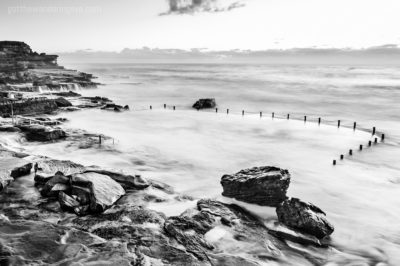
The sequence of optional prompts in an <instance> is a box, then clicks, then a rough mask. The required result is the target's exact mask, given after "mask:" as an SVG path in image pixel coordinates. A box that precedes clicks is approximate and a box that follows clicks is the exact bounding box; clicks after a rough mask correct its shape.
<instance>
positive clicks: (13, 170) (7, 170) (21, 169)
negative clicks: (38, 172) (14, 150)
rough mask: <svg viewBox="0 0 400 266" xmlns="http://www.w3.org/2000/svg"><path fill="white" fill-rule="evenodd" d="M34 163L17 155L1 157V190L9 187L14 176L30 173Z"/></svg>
mask: <svg viewBox="0 0 400 266" xmlns="http://www.w3.org/2000/svg"><path fill="white" fill-rule="evenodd" d="M31 168H32V164H31V163H29V162H27V161H25V160H23V159H19V158H15V157H3V158H0V191H1V190H3V189H4V188H5V187H7V186H8V185H9V184H10V183H11V182H12V181H14V178H18V177H21V176H24V175H28V174H30V172H31Z"/></svg>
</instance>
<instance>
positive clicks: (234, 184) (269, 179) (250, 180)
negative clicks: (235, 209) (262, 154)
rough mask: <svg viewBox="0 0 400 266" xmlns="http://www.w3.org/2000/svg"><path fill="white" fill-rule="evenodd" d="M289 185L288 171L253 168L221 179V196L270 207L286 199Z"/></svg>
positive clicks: (268, 167)
mask: <svg viewBox="0 0 400 266" xmlns="http://www.w3.org/2000/svg"><path fill="white" fill-rule="evenodd" d="M289 184H290V174H289V171H288V170H285V169H280V168H277V167H273V166H263V167H253V168H250V169H245V170H241V171H240V172H238V173H236V174H233V175H224V176H222V178H221V185H222V187H223V190H224V191H223V192H222V195H223V196H225V197H230V198H235V199H237V200H240V201H244V202H248V203H255V204H258V205H262V206H271V207H276V206H278V205H279V203H281V202H282V201H284V200H285V199H286V198H287V197H286V191H287V189H288V187H289Z"/></svg>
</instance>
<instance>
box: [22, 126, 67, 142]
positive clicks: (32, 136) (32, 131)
mask: <svg viewBox="0 0 400 266" xmlns="http://www.w3.org/2000/svg"><path fill="white" fill-rule="evenodd" d="M18 127H19V128H20V129H21V130H22V131H23V132H24V133H25V136H26V139H27V140H28V141H51V140H58V139H62V138H65V137H66V133H65V132H64V131H63V130H62V129H61V128H52V127H47V126H41V125H20V126H18Z"/></svg>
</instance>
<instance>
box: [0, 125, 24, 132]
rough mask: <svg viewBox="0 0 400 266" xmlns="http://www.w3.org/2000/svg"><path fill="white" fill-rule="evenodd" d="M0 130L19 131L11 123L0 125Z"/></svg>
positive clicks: (19, 130)
mask: <svg viewBox="0 0 400 266" xmlns="http://www.w3.org/2000/svg"><path fill="white" fill-rule="evenodd" d="M0 132H21V129H19V128H17V127H14V126H11V125H4V126H0Z"/></svg>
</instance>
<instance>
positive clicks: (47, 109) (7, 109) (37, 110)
mask: <svg viewBox="0 0 400 266" xmlns="http://www.w3.org/2000/svg"><path fill="white" fill-rule="evenodd" d="M12 109H13V112H12V113H13V114H14V115H35V114H49V113H52V112H54V111H55V110H57V109H58V106H57V103H56V101H55V100H54V99H47V98H44V97H42V98H32V99H26V100H21V101H15V102H13V104H12ZM0 115H1V116H3V117H7V116H10V115H11V102H10V101H1V102H0Z"/></svg>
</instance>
